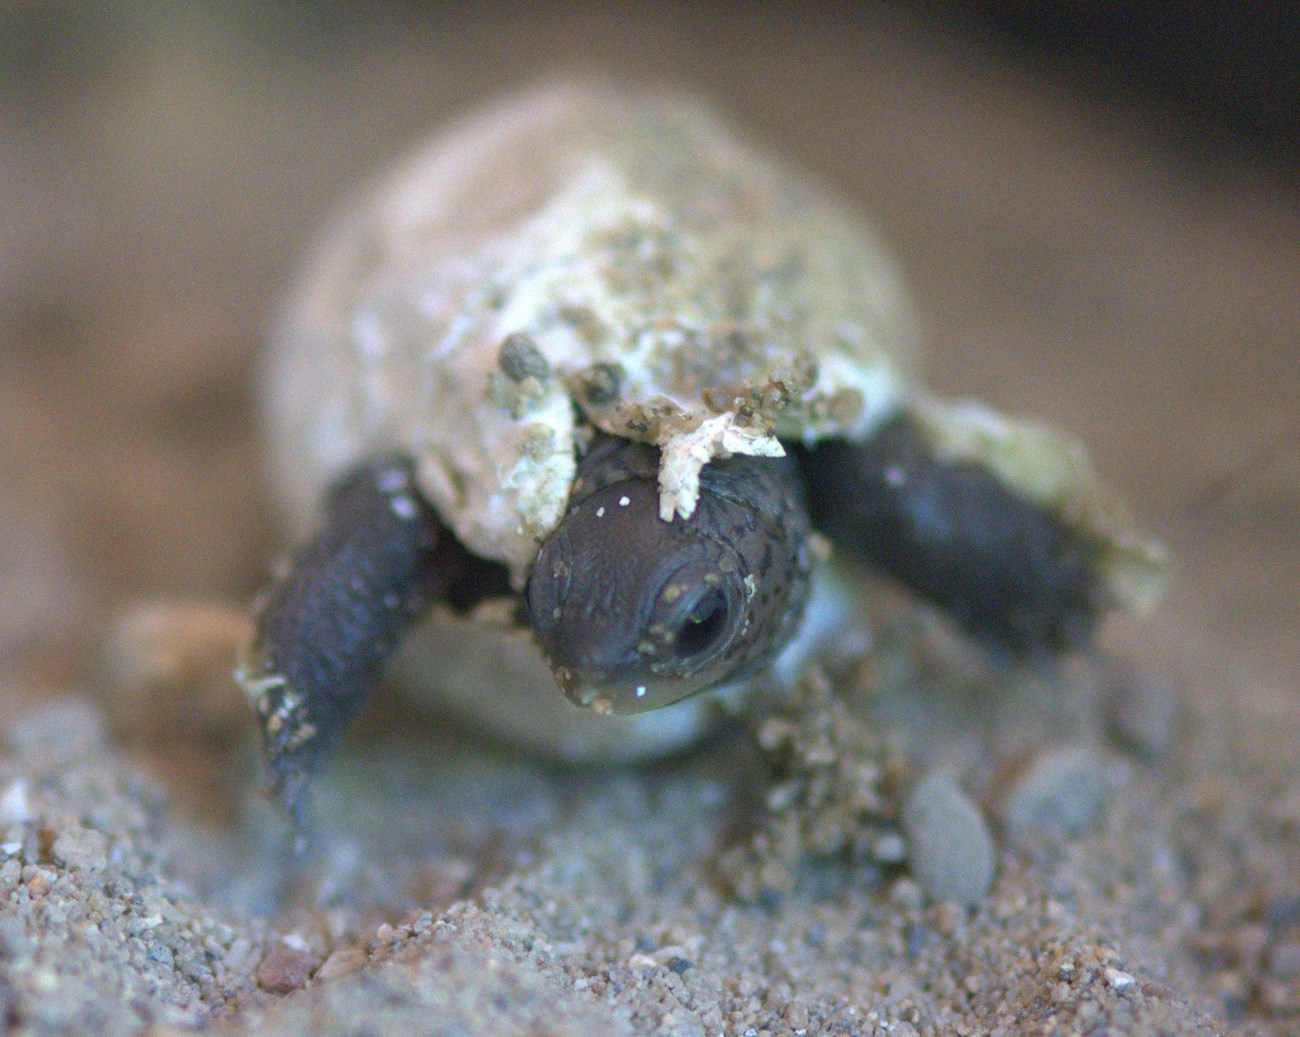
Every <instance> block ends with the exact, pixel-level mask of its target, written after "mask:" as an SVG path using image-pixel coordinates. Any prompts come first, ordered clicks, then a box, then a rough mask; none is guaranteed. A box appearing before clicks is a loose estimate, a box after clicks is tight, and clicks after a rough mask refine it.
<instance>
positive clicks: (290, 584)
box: [238, 457, 505, 820]
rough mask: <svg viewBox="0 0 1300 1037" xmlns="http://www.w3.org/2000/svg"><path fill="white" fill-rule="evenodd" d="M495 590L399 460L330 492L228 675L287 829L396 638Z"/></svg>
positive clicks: (361, 471)
mask: <svg viewBox="0 0 1300 1037" xmlns="http://www.w3.org/2000/svg"><path fill="white" fill-rule="evenodd" d="M504 581H505V577H504V571H503V570H500V567H498V566H493V565H492V564H491V563H487V562H484V561H482V560H481V559H478V558H476V557H475V556H473V555H471V554H470V553H469V552H468V551H467V550H466V549H465V548H464V547H463V546H462V545H461V544H460V542H459V541H458V540H457V539H456V538H455V537H454V536H453V535H452V533H451V531H450V530H449V529H448V528H447V527H446V526H445V525H444V524H443V523H442V522H441V520H440V519H439V518H438V516H437V514H436V513H435V512H434V510H433V509H432V508H431V507H430V506H429V504H428V503H427V502H426V501H425V500H424V498H423V497H422V496H421V495H420V493H419V491H418V490H417V489H416V487H415V485H414V473H413V465H412V463H411V462H410V460H409V459H407V458H404V457H390V458H386V459H383V460H380V461H375V462H371V463H368V464H365V465H362V466H360V467H358V468H356V469H354V470H353V471H352V472H350V473H349V474H348V475H347V476H345V477H344V478H343V479H342V480H340V481H339V482H338V483H337V484H336V485H335V487H334V488H333V489H332V491H331V492H330V494H329V498H328V500H327V505H326V511H325V522H324V525H323V527H322V528H321V529H320V530H319V532H317V533H316V535H315V536H314V537H312V539H311V540H309V541H308V542H307V543H306V544H304V545H303V546H302V547H301V548H300V549H299V550H298V552H297V554H296V555H295V556H294V559H293V562H292V564H291V566H290V568H289V571H288V572H287V573H286V574H285V575H284V576H283V577H282V578H280V579H278V580H277V581H276V583H275V584H274V585H273V586H272V587H271V588H270V589H269V590H268V591H267V593H266V595H265V597H264V600H263V602H262V603H261V605H260V607H259V609H258V612H257V619H256V631H255V635H254V639H253V644H252V647H251V650H250V653H249V658H248V660H247V663H246V665H245V666H243V667H242V668H241V670H240V672H239V675H238V676H239V681H240V683H241V685H242V686H243V688H244V690H245V692H246V693H247V694H248V697H249V699H250V701H251V702H252V703H253V706H254V708H255V709H256V710H257V713H258V716H259V717H260V719H261V731H262V744H263V749H264V754H265V758H266V763H267V768H268V770H269V772H270V779H271V788H272V791H273V793H274V794H275V796H276V797H277V798H278V799H279V800H280V801H281V802H282V803H283V804H284V805H285V806H286V807H287V808H288V809H289V810H290V811H291V812H292V813H293V814H294V816H295V817H296V818H298V819H299V820H301V813H302V807H303V793H304V791H305V789H306V787H307V784H308V781H309V780H310V778H311V777H312V775H313V774H314V773H315V772H316V771H318V770H319V769H320V767H321V765H322V764H323V763H324V761H325V760H326V759H327V758H328V757H329V756H330V754H331V753H332V752H333V751H334V749H335V748H337V746H338V743H339V741H340V739H341V738H342V735H343V732H344V730H345V729H346V728H347V725H348V724H349V723H351V722H352V720H353V719H355V717H356V716H357V714H358V713H359V712H360V711H361V707H362V706H363V705H364V704H365V702H366V700H367V699H368V698H369V696H370V693H371V691H372V690H373V689H374V687H375V685H376V684H377V683H378V681H379V678H380V676H381V675H382V672H383V667H384V664H385V662H386V661H387V659H388V658H389V656H390V655H391V654H392V653H393V651H394V649H395V648H396V647H397V645H398V642H399V640H400V639H401V636H402V634H403V633H404V632H405V631H406V630H407V629H408V628H409V627H410V626H411V625H412V624H413V623H414V622H415V621H416V620H417V619H418V618H419V617H420V616H421V615H423V614H424V612H425V611H427V609H428V608H429V607H430V606H432V605H433V604H434V603H435V602H438V601H451V602H454V603H456V604H465V603H469V602H471V601H472V600H476V599H477V598H479V597H482V596H484V594H486V593H490V592H492V591H493V590H499V589H500V587H501V585H503V584H504Z"/></svg>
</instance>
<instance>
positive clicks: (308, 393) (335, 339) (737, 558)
mask: <svg viewBox="0 0 1300 1037" xmlns="http://www.w3.org/2000/svg"><path fill="white" fill-rule="evenodd" d="M916 339H917V336H916V334H915V332H914V329H913V324H912V320H911V317H910V314H909V311H908V308H907V304H906V301H905V299H904V295H903V292H902V289H901V287H900V284H899V279H898V277H897V275H896V273H895V271H894V268H893V267H892V265H891V264H890V261H889V259H888V257H887V255H886V254H885V252H884V251H883V250H882V248H881V247H880V246H879V244H878V243H877V242H876V240H875V239H874V238H873V237H872V236H871V235H870V233H869V232H868V231H867V230H866V228H864V226H863V225H862V224H861V223H860V221H859V220H858V219H857V218H856V217H855V216H854V215H853V214H852V213H850V212H849V211H847V210H846V209H845V208H843V207H842V206H841V205H839V204H837V203H836V202H835V201H833V200H832V199H830V198H828V197H827V196H826V195H825V194H823V193H822V192H820V191H819V190H817V189H816V188H815V187H814V186H812V185H810V184H809V183H808V182H807V181H806V180H805V179H804V178H802V177H800V176H798V175H795V174H792V173H790V172H789V171H787V170H786V169H785V168H783V167H782V166H781V165H780V164H779V163H777V162H775V161H773V160H772V159H771V158H769V157H768V156H767V155H765V154H763V153H762V152H761V151H759V150H756V149H754V148H752V147H751V146H749V145H748V144H746V143H744V142H742V141H741V140H740V139H739V138H738V137H737V136H736V135H735V134H734V133H733V131H732V130H730V129H729V128H728V127H726V126H725V125H723V124H722V123H721V122H720V121H719V120H718V119H717V118H716V117H715V115H714V114H713V113H712V112H710V111H709V110H708V109H707V108H706V107H704V106H702V105H701V104H699V103H698V102H697V101H694V100H691V99H687V98H682V97H679V96H676V95H670V94H664V93H653V92H637V91H629V90H625V89H623V88H620V87H617V86H614V85H611V84H609V83H599V82H598V83H556V84H550V85H547V86H545V87H543V88H540V89H536V90H533V91H531V92H528V93H525V94H523V95H522V96H517V97H514V98H511V99H508V100H507V101H505V102H504V103H500V104H497V105H496V106H494V107H491V108H488V109H486V110H484V111H480V112H478V113H477V114H474V115H472V116H470V117H469V118H467V119H465V120H464V121H462V122H460V123H458V124H457V125H455V126H454V127H452V128H451V129H449V130H448V131H446V132H445V133H443V134H442V135H441V136H439V137H438V138H436V139H435V140H434V141H433V142H431V143H430V144H428V145H426V146H424V147H422V148H421V149H419V150H418V151H416V152H415V154H414V155H413V156H411V157H410V158H409V159H408V160H407V161H405V162H404V163H402V164H400V165H399V166H398V167H397V168H396V169H395V170H394V171H392V172H391V173H390V174H389V175H387V176H385V177H384V178H382V179H381V180H380V181H378V183H377V185H376V186H374V187H372V188H371V190H369V191H368V192H366V193H365V194H363V195H362V196H361V198H360V199H359V200H357V201H355V202H354V203H353V204H352V205H351V206H350V207H348V208H346V209H345V210H344V212H343V215H342V217H341V218H340V219H339V220H338V221H337V222H336V223H335V224H334V225H333V227H332V229H331V230H330V231H329V232H328V233H327V234H326V235H325V237H324V239H323V240H322V241H321V242H320V243H319V245H318V247H317V249H316V251H315V253H314V257H313V259H312V260H311V262H310V264H309V265H308V268H307V271H306V274H305V276H304V278H303V279H302V281H301V283H300V285H299V287H298V290H297V292H296V294H295V295H294V297H293V299H292V300H291V302H290V305H289V306H288V309H287V312H286V315H285V317H284V319H283V321H282V322H281V324H280V325H279V328H278V330H277V332H276V334H275V336H274V340H273V342H272V344H271V348H270V350H269V353H268V362H267V367H266V369H265V377H264V379H263V382H264V385H265V389H266V392H265V401H264V402H265V412H266V424H267V433H268V435H267V442H268V443H269V446H270V452H269V458H270V471H271V476H272V480H273V486H274V488H275V490H276V492H277V494H278V495H279V497H280V503H281V504H282V505H283V507H284V511H285V515H286V517H287V518H288V520H289V522H290V524H291V526H292V527H293V529H294V530H295V531H296V532H297V533H298V534H299V536H300V537H302V538H303V539H304V542H305V546H303V547H302V548H301V549H300V551H299V553H298V554H297V556H296V558H295V559H294V561H293V563H292V566H291V567H290V568H289V570H288V572H287V573H286V574H285V575H284V576H283V577H282V578H281V579H279V580H278V581H277V582H276V584H275V585H274V586H273V587H272V588H271V589H270V591H269V592H268V593H267V595H266V596H265V598H264V600H263V602H262V604H261V606H260V609H259V615H258V620H257V633H256V637H255V640H254V643H253V645H252V647H251V650H250V652H249V656H248V659H247V661H246V665H245V666H244V667H243V668H242V670H241V674H240V679H241V682H242V684H243V686H244V688H245V690H246V691H247V693H248V694H249V696H250V698H251V699H252V701H253V702H254V704H255V705H256V708H257V710H258V712H259V714H260V717H261V722H262V728H263V735H264V743H265V749H266V754H267V759H268V761H269V765H270V770H271V774H272V778H273V782H274V784H275V786H276V787H277V788H278V789H279V791H280V793H281V795H282V796H283V797H284V798H285V799H286V800H287V801H288V802H289V803H290V804H291V805H296V804H297V803H298V802H299V799H300V796H301V792H302V789H303V787H304V786H305V783H306V781H307V779H308V777H309V776H310V774H311V773H312V772H313V771H314V770H315V769H316V768H317V767H318V765H319V764H320V762H321V761H323V760H324V759H325V758H326V757H327V756H328V754H329V752H330V751H331V750H332V749H333V748H334V747H335V746H336V745H337V743H338V740H339V738H340V735H341V733H342V731H343V729H344V727H345V726H346V725H347V724H348V722H349V721H351V720H352V719H353V717H354V716H355V715H356V714H357V712H358V711H359V709H360V708H361V706H362V704H363V702H364V700H365V698H366V696H367V695H368V693H369V691H370V689H371V687H372V686H373V685H374V683H375V682H376V681H377V679H378V677H379V675H380V673H381V670H383V669H384V668H385V666H386V665H387V664H388V662H389V659H390V656H394V658H393V665H394V666H395V668H396V669H397V670H398V671H399V675H400V676H401V677H402V678H403V680H404V682H405V683H406V684H407V685H409V686H412V687H414V688H417V689H423V688H427V689H431V690H433V691H435V692H436V693H437V694H438V695H439V696H441V697H442V698H443V699H444V700H447V701H449V702H451V703H452V704H453V705H455V706H458V707H459V708H460V709H461V710H462V711H467V712H468V713H470V714H471V715H473V716H474V717H475V718H477V719H478V720H479V721H481V722H482V723H485V724H487V725H490V726H492V727H494V728H495V729H497V730H498V731H500V732H504V733H506V734H508V735H509V736H510V737H512V738H514V739H516V740H518V741H521V742H523V743H525V744H527V745H530V746H532V747H534V748H539V749H542V750H544V751H546V752H549V753H552V754H556V755H558V756H561V757H565V758H570V759H591V758H602V759H626V758H631V757H636V756H644V755H651V754H655V753H662V752H664V751H667V750H669V749H673V748H676V747H679V746H681V745H683V744H685V743H686V742H688V741H689V740H691V739H692V738H695V737H697V736H698V735H699V734H700V733H701V732H702V731H703V730H704V729H705V728H706V727H707V726H708V724H709V723H710V722H711V721H712V720H713V718H715V717H716V715H717V714H718V712H719V704H720V703H724V704H730V705H731V706H732V707H734V706H735V705H736V704H737V703H738V702H740V701H744V700H747V699H749V698H752V697H753V696H754V695H756V694H761V693H764V692H771V691H773V690H779V689H780V688H781V687H782V686H788V684H789V682H790V681H791V680H792V679H793V676H794V675H795V674H796V673H797V671H798V669H799V666H800V665H801V662H802V660H803V659H804V658H806V657H807V655H808V653H809V652H810V651H811V650H812V649H813V648H814V647H815V646H816V644H817V642H818V640H819V639H820V638H823V637H824V636H825V634H826V632H827V631H828V630H832V629H834V627H835V626H836V624H837V623H843V622H844V619H843V615H844V614H843V611H842V608H841V606H842V604H843V602H844V600H845V594H844V593H843V591H842V590H839V589H837V583H838V584H839V585H844V584H845V583H846V581H844V580H839V581H836V580H835V579H833V578H832V576H833V574H832V566H831V562H832V560H833V556H850V557H856V558H859V559H865V560H866V561H867V562H868V563H870V564H871V565H873V566H875V567H876V568H877V569H878V570H880V571H881V572H883V573H885V574H887V575H889V576H892V577H894V578H896V579H897V580H899V581H901V582H903V583H904V584H906V585H908V586H910V587H911V588H913V589H914V590H915V591H916V592H917V593H918V594H920V595H921V596H923V597H924V598H926V599H929V600H930V601H931V602H934V603H936V604H937V605H938V606H940V607H941V608H942V609H943V610H944V611H946V612H947V613H948V615H950V616H951V617H952V618H953V620H954V621H955V622H956V623H957V624H959V625H960V626H961V627H963V628H964V629H965V630H966V631H967V632H969V634H970V635H971V636H973V637H975V638H977V639H978V640H980V641H982V642H984V643H985V644H987V645H988V646H989V647H990V648H991V649H992V650H993V651H995V652H997V653H999V654H1002V655H1004V656H1006V657H1009V658H1010V657H1023V656H1043V655H1050V654H1052V653H1057V652H1060V651H1064V650H1068V649H1072V648H1077V647H1079V646H1082V645H1085V644H1086V643H1087V642H1088V639H1089V637H1090V634H1091V631H1092V629H1093V627H1094V624H1095V622H1096V620H1097V617H1098V615H1099V614H1100V613H1101V612H1102V611H1103V610H1104V609H1105V608H1107V607H1108V606H1112V605H1118V606H1122V607H1127V608H1130V609H1138V610H1140V609H1143V608H1145V607H1147V606H1148V605H1149V604H1151V602H1152V601H1153V600H1154V599H1155V597H1156V596H1157V595H1158V593H1159V587H1160V582H1161V570H1162V560H1161V556H1160V552H1159V550H1158V548H1157V547H1156V546H1154V545H1152V544H1151V543H1149V542H1146V541H1144V540H1142V539H1141V538H1140V537H1139V536H1138V535H1137V534H1136V533H1135V532H1134V531H1133V530H1132V528H1131V526H1130V524H1129V522H1128V519H1127V518H1126V516H1125V515H1124V513H1123V509H1122V508H1121V507H1120V506H1119V505H1118V504H1117V503H1116V502H1114V501H1113V500H1112V499H1111V498H1109V497H1108V496H1107V495H1106V494H1105V492H1104V491H1103V490H1102V489H1101V487H1100V486H1099V485H1098V483H1097V480H1096V479H1095V477H1094V474H1093V472H1092V469H1091V468H1090V467H1089V465H1088V463H1087V460H1086V458H1085V456H1084V453H1083V451H1082V449H1081V448H1080V447H1079V446H1078V445H1077V444H1076V443H1075V442H1073V441H1072V440H1070V439H1068V438H1066V437H1064V436H1063V435H1061V434H1060V433H1057V432H1055V431H1052V430H1050V429H1048V428H1045V427H1043V426H1041V425H1038V424H1034V423H1030V422H1026V421H1020V420H1013V419H1010V418H1007V417H1004V416H1001V415H999V414H996V413H993V412H991V411H989V410H988V409H986V408H983V407H981V406H979V405H976V404H971V403H953V402H950V401H945V400H941V399H938V398H936V397H934V396H932V395H930V394H929V393H927V391H926V390H925V388H924V387H923V386H922V384H921V383H920V382H919V381H918V379H917V376H916V365H917V345H916ZM322 504H323V515H322ZM812 530H817V531H819V532H818V533H813V532H812ZM827 541H829V544H828V543H827ZM399 642H404V644H403V646H402V648H401V650H400V651H395V650H396V649H397V648H398V645H399ZM554 684H558V685H559V687H560V689H561V690H562V691H563V692H564V694H565V696H567V698H568V699H569V700H571V701H572V702H573V703H576V704H577V705H578V706H583V707H587V709H585V710H579V709H574V708H572V706H570V705H569V704H568V702H565V701H564V699H562V698H561V697H560V696H558V695H556V694H554V687H553V685H554ZM706 691H707V692H709V694H707V695H701V694H700V693H701V692H706ZM688 697H691V698H689V699H688ZM683 699H687V701H685V702H682V703H681V704H680V705H679V706H678V707H677V708H675V709H672V710H665V711H661V712H647V711H651V710H655V711H657V710H659V707H662V706H667V705H669V704H671V703H675V702H678V701H679V700H683ZM610 714H615V715H613V716H611V715H610Z"/></svg>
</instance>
